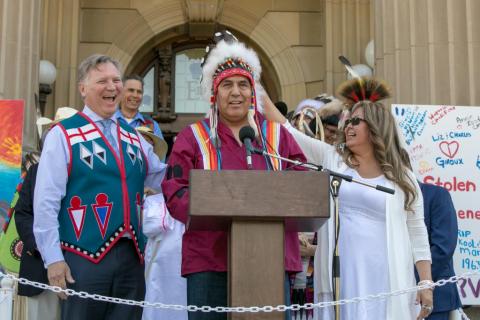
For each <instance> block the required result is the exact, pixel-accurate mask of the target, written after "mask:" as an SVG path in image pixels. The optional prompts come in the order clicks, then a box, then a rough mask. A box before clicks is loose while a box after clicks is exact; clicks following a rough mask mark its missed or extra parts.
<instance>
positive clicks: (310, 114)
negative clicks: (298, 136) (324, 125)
mask: <svg viewBox="0 0 480 320" xmlns="http://www.w3.org/2000/svg"><path fill="white" fill-rule="evenodd" d="M324 104H325V103H323V102H322V101H319V100H314V99H304V100H302V101H300V103H299V104H298V106H297V107H296V108H295V112H294V113H293V116H292V119H291V120H290V123H291V124H292V125H293V126H294V127H295V128H297V129H298V130H300V131H301V132H303V133H305V134H307V135H309V136H311V137H312V138H316V139H318V138H320V131H318V133H317V134H314V133H313V132H316V131H317V130H314V131H313V132H312V131H311V130H310V127H309V124H310V123H311V122H312V121H313V120H316V123H317V124H318V126H320V124H319V123H320V121H319V119H318V118H319V116H318V114H317V111H318V110H319V109H320V108H321V107H322V106H323V105H324Z"/></svg>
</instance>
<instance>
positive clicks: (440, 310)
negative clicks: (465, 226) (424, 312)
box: [417, 183, 462, 320]
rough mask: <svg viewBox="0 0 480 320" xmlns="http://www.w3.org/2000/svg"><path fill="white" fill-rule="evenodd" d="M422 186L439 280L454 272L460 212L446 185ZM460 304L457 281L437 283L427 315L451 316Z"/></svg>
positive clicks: (440, 319)
mask: <svg viewBox="0 0 480 320" xmlns="http://www.w3.org/2000/svg"><path fill="white" fill-rule="evenodd" d="M420 188H421V189H422V194H423V206H424V214H425V225H426V226H427V230H428V237H429V242H430V250H431V252H432V278H433V281H435V282H436V281H438V280H441V279H448V278H450V277H452V276H454V275H455V272H454V270H453V258H452V257H453V253H454V251H455V247H456V245H457V237H458V225H457V214H456V211H455V208H454V206H453V202H452V198H451V197H450V194H449V193H448V191H447V190H446V189H444V188H442V187H439V186H436V185H432V184H424V183H420ZM417 281H418V276H417ZM461 306H462V303H461V301H460V296H459V295H458V290H457V285H456V284H455V283H448V284H446V285H444V286H441V287H436V288H435V290H434V291H433V312H432V314H431V315H430V316H429V317H428V318H426V319H428V320H448V317H449V313H450V311H452V310H455V309H458V308H460V307H461Z"/></svg>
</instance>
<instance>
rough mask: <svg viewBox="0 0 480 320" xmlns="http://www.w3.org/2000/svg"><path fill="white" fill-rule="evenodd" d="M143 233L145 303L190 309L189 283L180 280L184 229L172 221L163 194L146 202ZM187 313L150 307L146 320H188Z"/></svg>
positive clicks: (178, 222) (183, 279) (150, 197)
mask: <svg viewBox="0 0 480 320" xmlns="http://www.w3.org/2000/svg"><path fill="white" fill-rule="evenodd" d="M143 232H144V233H145V235H146V236H147V237H148V241H147V247H146V249H145V284H146V293H145V300H146V301H149V302H161V303H165V304H178V305H187V282H186V280H185V278H183V277H182V276H181V270H180V269H181V264H182V236H183V233H184V232H185V225H184V224H183V223H181V222H180V221H178V220H175V219H173V218H172V217H171V216H170V213H169V212H168V209H167V207H166V206H165V202H164V199H163V195H162V194H156V195H153V196H149V197H147V198H146V200H145V203H144V211H143ZM187 318H188V315H187V312H186V311H177V310H171V309H158V308H152V307H147V308H145V309H144V310H143V317H142V319H144V320H163V319H165V320H170V319H175V320H187Z"/></svg>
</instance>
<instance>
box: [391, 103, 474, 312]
mask: <svg viewBox="0 0 480 320" xmlns="http://www.w3.org/2000/svg"><path fill="white" fill-rule="evenodd" d="M392 112H393V115H394V116H395V118H396V120H397V124H398V127H399V128H398V130H399V131H400V133H401V135H402V136H403V137H404V141H405V143H406V148H407V151H408V153H409V155H410V159H411V161H412V166H413V171H414V173H415V175H416V176H417V178H418V180H420V181H422V182H424V183H431V184H435V185H438V186H442V187H444V188H446V189H447V190H448V191H449V192H450V195H451V196H452V200H453V203H454V205H455V209H456V212H457V220H458V242H457V248H456V251H455V254H454V268H455V272H456V274H457V275H461V274H463V273H465V272H471V271H480V148H479V146H480V107H458V106H420V105H392ZM458 289H459V292H460V297H461V299H462V302H463V304H466V305H474V304H480V299H479V297H480V277H476V278H471V279H468V280H461V281H459V282H458Z"/></svg>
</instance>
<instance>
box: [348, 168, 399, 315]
mask: <svg viewBox="0 0 480 320" xmlns="http://www.w3.org/2000/svg"><path fill="white" fill-rule="evenodd" d="M346 174H347V175H351V176H353V177H354V178H355V179H358V180H362V181H365V182H367V183H371V184H375V185H377V184H378V185H382V186H384V185H386V179H385V177H384V176H383V175H382V176H380V177H377V178H373V179H364V178H362V177H360V176H359V174H358V173H357V171H356V170H353V169H349V170H347V172H346ZM385 202H386V197H385V193H383V192H380V191H375V190H373V189H371V188H368V187H365V186H362V185H359V184H357V183H348V182H343V183H342V185H341V188H340V193H339V203H340V204H339V211H340V237H339V253H340V296H341V299H350V298H354V297H365V296H367V295H369V294H378V293H382V292H389V288H390V286H389V276H388V253H387V244H386V240H387V236H386V224H385V223H386V216H385V212H386V210H385V204H386V203H385ZM366 248H370V250H366ZM366 253H367V254H366ZM372 275H375V277H374V278H372ZM372 279H374V281H372ZM386 308H387V304H386V301H385V300H381V301H378V300H377V301H371V302H360V303H351V304H346V305H343V306H342V307H341V309H340V310H341V312H340V314H341V318H342V319H343V320H346V319H349V320H354V319H355V320H367V319H368V320H370V319H386Z"/></svg>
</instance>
